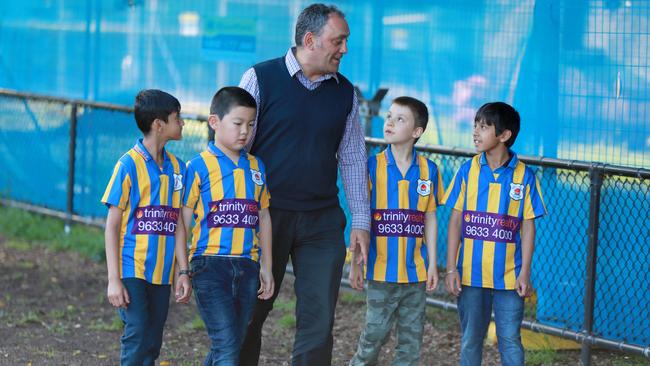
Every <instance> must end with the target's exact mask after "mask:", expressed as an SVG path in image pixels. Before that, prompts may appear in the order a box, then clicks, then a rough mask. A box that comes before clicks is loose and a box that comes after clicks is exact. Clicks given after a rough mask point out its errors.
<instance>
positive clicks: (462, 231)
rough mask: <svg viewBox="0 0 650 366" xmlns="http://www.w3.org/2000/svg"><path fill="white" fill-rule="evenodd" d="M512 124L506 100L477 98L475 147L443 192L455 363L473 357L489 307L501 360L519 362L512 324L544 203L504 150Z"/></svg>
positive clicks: (526, 291)
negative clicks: (454, 301)
mask: <svg viewBox="0 0 650 366" xmlns="http://www.w3.org/2000/svg"><path fill="white" fill-rule="evenodd" d="M519 125H520V120H519V113H517V111H516V110H515V109H514V108H512V107H511V106H510V105H508V104H506V103H502V102H495V103H487V104H485V105H483V106H482V107H481V108H480V109H479V110H478V112H476V117H475V118H474V133H473V138H474V145H475V146H476V149H477V150H478V152H479V154H478V155H476V156H474V157H473V158H472V159H471V160H468V161H467V162H465V163H464V164H463V165H461V167H460V168H459V169H458V172H457V173H456V175H455V176H454V179H453V181H452V182H451V184H450V185H449V188H448V189H447V192H446V194H445V198H444V202H445V204H446V205H448V206H449V207H451V208H452V209H453V210H452V214H451V218H450V220H449V231H448V238H447V239H448V240H447V243H448V247H447V265H448V267H447V269H448V270H447V273H446V274H447V275H446V278H445V285H446V287H447V291H449V292H450V293H451V294H452V295H454V296H457V297H458V314H459V316H460V326H461V331H462V340H461V351H460V364H461V365H480V364H481V355H482V352H483V341H484V339H485V335H486V332H487V329H488V325H489V324H490V316H491V313H492V311H493V310H494V320H495V323H496V329H497V339H498V344H499V353H500V355H501V363H502V364H503V365H523V364H524V349H523V346H522V344H521V337H520V331H519V327H520V326H521V321H522V319H523V315H524V297H528V296H530V294H531V292H532V286H531V283H530V271H531V261H532V257H533V249H534V243H535V219H536V218H538V217H541V216H542V215H544V214H546V208H545V207H544V202H543V200H542V194H541V190H540V188H539V182H538V181H537V179H536V178H535V173H534V172H533V171H532V170H531V169H530V168H529V167H527V166H526V165H525V164H524V163H522V162H521V161H519V159H517V154H515V152H514V151H512V150H510V149H509V148H510V147H511V146H512V145H513V144H514V142H515V139H516V138H517V134H518V133H519ZM459 244H460V250H459ZM454 264H456V265H454Z"/></svg>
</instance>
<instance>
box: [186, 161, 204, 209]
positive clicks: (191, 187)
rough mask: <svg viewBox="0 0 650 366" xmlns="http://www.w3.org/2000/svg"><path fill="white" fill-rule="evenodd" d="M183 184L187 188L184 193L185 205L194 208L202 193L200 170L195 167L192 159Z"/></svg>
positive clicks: (188, 163) (188, 164)
mask: <svg viewBox="0 0 650 366" xmlns="http://www.w3.org/2000/svg"><path fill="white" fill-rule="evenodd" d="M183 186H184V189H185V191H184V193H183V206H186V207H189V208H192V209H194V207H195V206H196V202H197V201H198V200H199V196H200V195H201V178H200V177H199V172H197V171H196V169H195V168H194V165H193V164H192V160H190V161H189V162H187V168H186V170H185V176H184V177H183Z"/></svg>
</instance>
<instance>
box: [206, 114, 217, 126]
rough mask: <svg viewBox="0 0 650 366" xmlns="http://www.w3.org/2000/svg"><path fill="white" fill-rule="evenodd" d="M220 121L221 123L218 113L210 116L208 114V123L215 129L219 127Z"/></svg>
mask: <svg viewBox="0 0 650 366" xmlns="http://www.w3.org/2000/svg"><path fill="white" fill-rule="evenodd" d="M218 123H219V116H217V115H216V114H211V115H210V116H208V125H210V127H211V128H212V129H213V130H216V129H217V124H218Z"/></svg>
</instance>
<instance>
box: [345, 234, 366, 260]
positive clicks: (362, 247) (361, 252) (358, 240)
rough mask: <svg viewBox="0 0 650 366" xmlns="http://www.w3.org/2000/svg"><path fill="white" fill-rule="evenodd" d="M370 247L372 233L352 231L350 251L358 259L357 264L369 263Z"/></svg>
mask: <svg viewBox="0 0 650 366" xmlns="http://www.w3.org/2000/svg"><path fill="white" fill-rule="evenodd" d="M368 245H370V233H369V232H367V231H365V230H361V229H352V230H351V231H350V251H351V252H352V254H353V255H354V258H356V262H357V264H361V263H363V264H367V263H368Z"/></svg>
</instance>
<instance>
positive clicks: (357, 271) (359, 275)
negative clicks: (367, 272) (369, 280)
mask: <svg viewBox="0 0 650 366" xmlns="http://www.w3.org/2000/svg"><path fill="white" fill-rule="evenodd" d="M348 279H349V280H350V287H352V288H353V289H355V290H358V291H363V270H362V268H361V265H360V264H358V263H355V260H354V256H353V257H352V260H351V261H350V273H349V274H348Z"/></svg>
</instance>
